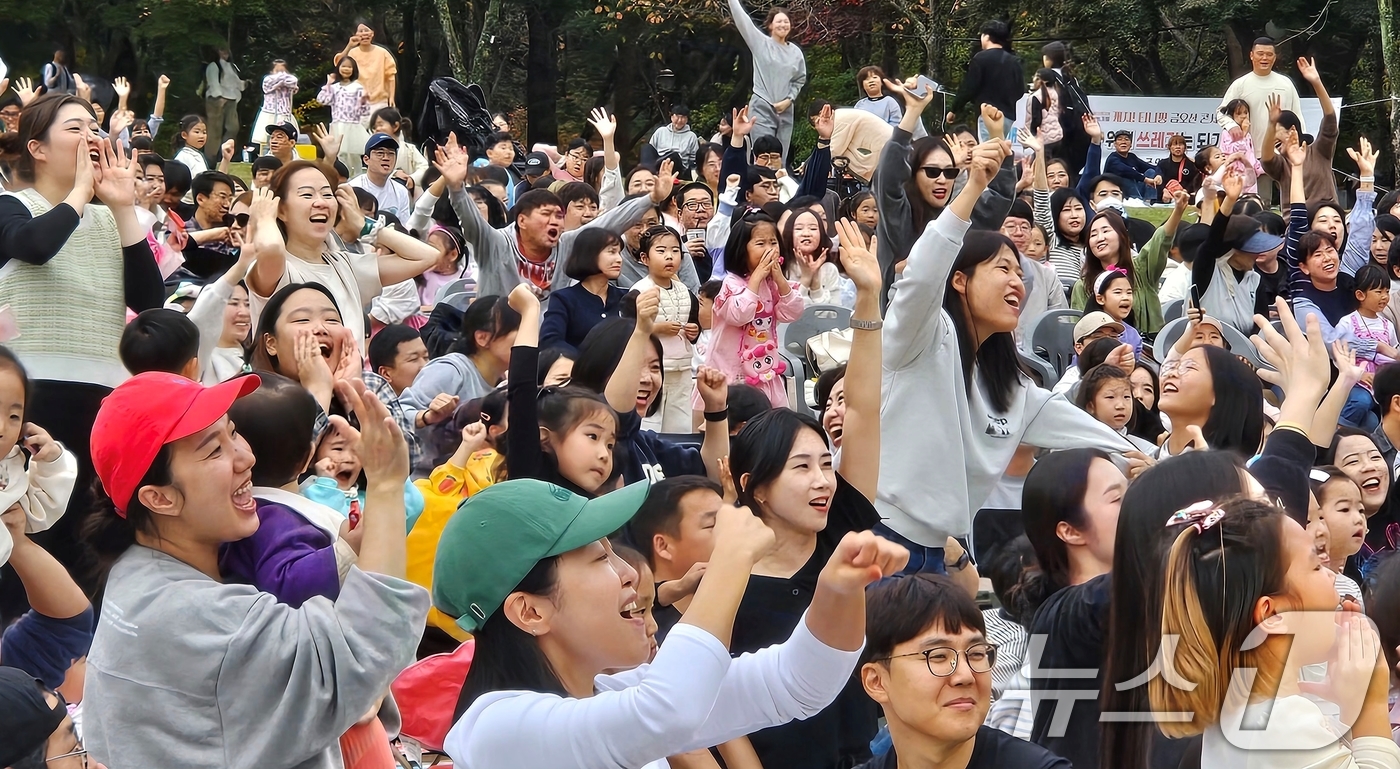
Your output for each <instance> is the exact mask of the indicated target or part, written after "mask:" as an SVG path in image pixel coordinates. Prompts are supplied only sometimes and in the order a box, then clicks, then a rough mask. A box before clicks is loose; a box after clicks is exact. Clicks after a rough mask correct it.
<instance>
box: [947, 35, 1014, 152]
mask: <svg viewBox="0 0 1400 769" xmlns="http://www.w3.org/2000/svg"><path fill="white" fill-rule="evenodd" d="M1025 92H1026V80H1025V71H1024V69H1023V68H1022V66H1021V59H1020V57H1018V56H1017V55H1016V54H1014V53H1012V52H1011V27H1010V26H1008V25H1007V23H1006V22H1004V21H1000V20H996V19H993V20H992V21H989V22H987V23H986V24H983V25H982V50H980V51H978V52H977V54H976V55H974V56H973V57H972V61H971V62H970V63H969V64H968V66H967V76H966V77H964V78H963V82H962V86H961V87H959V88H958V95H957V96H956V97H954V99H953V104H952V106H951V107H949V111H948V115H947V121H948V123H949V124H950V125H951V124H952V123H955V122H957V113H958V110H960V109H962V108H963V107H964V106H965V105H967V104H969V103H971V104H972V105H973V106H974V107H975V108H980V107H981V105H983V104H990V105H992V106H993V107H996V108H997V109H999V110H1001V113H1002V114H1003V115H1005V116H1006V117H1005V120H1006V130H1005V131H1004V132H1003V134H1002V135H1003V136H1011V135H1012V133H1011V125H1012V124H1013V123H1015V122H1016V102H1018V101H1020V100H1021V96H1022V95H1023V94H1024V93H1025ZM977 129H978V138H979V139H980V140H981V141H987V139H988V138H989V134H988V133H987V126H986V125H985V124H984V123H983V122H982V119H981V118H980V117H979V118H978V119H977Z"/></svg>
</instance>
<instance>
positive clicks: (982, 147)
mask: <svg viewBox="0 0 1400 769" xmlns="http://www.w3.org/2000/svg"><path fill="white" fill-rule="evenodd" d="M1010 154H1011V144H1010V142H1007V141H1006V140H1005V139H993V140H991V141H986V142H982V143H981V144H979V145H977V146H976V147H973V148H972V159H971V161H970V166H969V168H968V172H967V174H968V182H969V183H976V184H977V185H978V186H979V187H986V186H987V185H988V184H989V183H990V182H991V181H992V179H993V177H995V176H996V175H997V172H998V171H999V170H1001V162H1002V161H1003V160H1005V159H1006V157H1007V156H1008V155H1010Z"/></svg>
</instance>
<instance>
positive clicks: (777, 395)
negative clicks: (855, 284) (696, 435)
mask: <svg viewBox="0 0 1400 769" xmlns="http://www.w3.org/2000/svg"><path fill="white" fill-rule="evenodd" d="M724 252H725V254H726V258H727V260H728V259H731V258H732V262H730V263H731V265H732V271H731V272H730V273H729V274H728V275H726V276H725V277H724V284H723V285H722V286H721V287H720V290H719V295H718V296H716V297H715V303H714V310H713V325H714V334H713V337H712V341H711V344H710V351H709V355H707V356H706V360H705V363H706V365H708V366H711V367H713V368H717V369H719V370H720V371H723V372H724V373H725V374H727V375H728V376H729V381H730V382H742V383H745V384H751V385H753V386H754V387H757V388H758V389H760V390H762V391H763V393H764V394H765V395H767V396H768V400H769V401H770V402H771V403H772V404H773V407H774V408H784V407H786V406H787V405H788V397H787V388H786V387H785V386H784V383H783V375H784V374H790V373H792V372H788V371H787V363H786V361H785V360H784V359H783V355H782V343H781V342H780V341H779V340H778V324H779V323H791V322H793V321H795V320H797V319H798V318H799V317H801V316H802V295H801V294H799V293H798V291H797V289H796V288H795V287H794V286H793V285H792V284H791V283H789V282H788V281H787V279H786V278H785V277H784V276H783V267H782V263H781V261H780V259H779V257H778V228H777V226H776V225H775V224H773V220H772V219H769V218H768V217H766V216H763V215H761V214H758V215H752V214H751V215H750V216H748V217H745V218H744V219H743V220H742V221H740V222H739V223H737V224H735V226H734V229H733V231H732V232H731V233H730V237H729V242H728V243H727V244H726V246H725V250H724ZM729 255H733V256H732V257H730V256H729ZM692 402H693V404H694V407H695V408H696V409H702V408H703V406H702V404H701V403H700V401H699V396H698V395H697V396H695V397H694V398H693V401H692Z"/></svg>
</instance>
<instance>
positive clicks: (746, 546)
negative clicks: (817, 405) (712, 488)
mask: <svg viewBox="0 0 1400 769" xmlns="http://www.w3.org/2000/svg"><path fill="white" fill-rule="evenodd" d="M776 541H777V540H776V538H775V537H774V535H773V530H772V529H770V528H768V527H767V526H766V525H764V523H763V520H762V519H760V518H759V517H758V516H756V515H754V514H753V512H752V511H751V510H749V509H748V508H747V507H734V506H733V505H722V506H720V508H719V512H718V513H716V514H715V533H714V542H715V549H714V555H713V556H711V558H710V564H711V565H714V563H715V562H716V561H718V560H720V558H725V559H727V558H738V559H740V562H739V565H745V564H746V565H747V566H749V567H752V566H753V564H755V563H758V562H759V561H760V560H762V558H763V556H765V555H768V553H769V551H771V550H772V549H773V545H774V544H775V543H776Z"/></svg>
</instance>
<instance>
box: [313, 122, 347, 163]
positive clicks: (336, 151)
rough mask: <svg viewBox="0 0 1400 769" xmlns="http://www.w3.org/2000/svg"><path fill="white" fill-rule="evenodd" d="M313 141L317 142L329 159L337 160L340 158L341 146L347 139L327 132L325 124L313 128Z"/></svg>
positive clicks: (318, 124)
mask: <svg viewBox="0 0 1400 769" xmlns="http://www.w3.org/2000/svg"><path fill="white" fill-rule="evenodd" d="M311 140H312V141H314V142H316V144H317V145H318V146H319V147H320V148H321V151H322V152H324V153H325V154H326V157H327V158H336V157H339V156H340V146H341V145H342V144H343V143H344V142H345V137H343V136H336V135H334V134H332V133H331V132H330V131H328V130H326V124H325V123H317V124H316V125H315V126H313V127H312V128H311Z"/></svg>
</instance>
